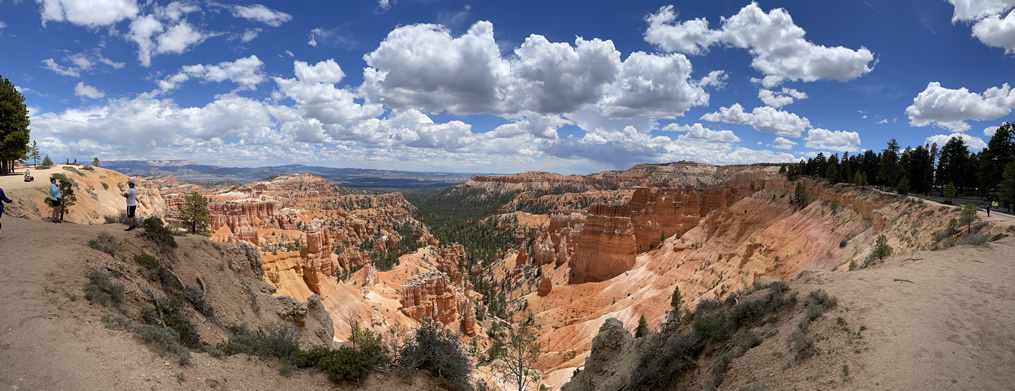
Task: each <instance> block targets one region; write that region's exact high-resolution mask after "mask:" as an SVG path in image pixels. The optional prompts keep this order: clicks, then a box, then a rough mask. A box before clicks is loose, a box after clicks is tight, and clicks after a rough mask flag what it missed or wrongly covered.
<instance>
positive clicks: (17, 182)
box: [0, 164, 82, 191]
mask: <svg viewBox="0 0 1015 391" xmlns="http://www.w3.org/2000/svg"><path fill="white" fill-rule="evenodd" d="M64 166H65V165H64V164H55V165H53V167H50V168H48V169H45V170H38V169H34V168H31V167H29V168H28V169H29V170H30V171H31V172H30V174H31V175H32V176H33V177H35V181H33V182H25V180H24V178H25V169H24V167H22V168H19V169H17V170H14V173H15V175H0V188H2V189H4V191H11V190H14V189H27V188H32V187H42V188H45V187H48V186H49V176H50V175H52V174H66V173H67V171H66V170H64V169H63V167H64ZM69 167H77V168H81V167H82V166H73V165H71V166H69Z"/></svg>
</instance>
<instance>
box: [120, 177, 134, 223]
mask: <svg viewBox="0 0 1015 391" xmlns="http://www.w3.org/2000/svg"><path fill="white" fill-rule="evenodd" d="M127 186H130V188H129V189H127V191H126V192H124V193H123V198H126V199H127V217H128V218H130V227H127V229H125V230H124V231H133V230H134V229H135V228H137V221H136V220H135V218H134V214H135V213H136V212H137V189H135V188H134V180H133V179H131V180H129V181H127Z"/></svg>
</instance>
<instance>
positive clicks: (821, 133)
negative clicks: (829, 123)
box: [804, 128, 860, 152]
mask: <svg viewBox="0 0 1015 391" xmlns="http://www.w3.org/2000/svg"><path fill="white" fill-rule="evenodd" d="M804 140H806V141H807V143H806V144H805V145H806V146H807V148H811V149H824V150H830V151H839V152H856V151H859V150H860V134H859V133H857V132H847V131H844V130H838V131H831V130H827V129H821V128H814V129H811V130H808V131H807V138H805V139H804Z"/></svg>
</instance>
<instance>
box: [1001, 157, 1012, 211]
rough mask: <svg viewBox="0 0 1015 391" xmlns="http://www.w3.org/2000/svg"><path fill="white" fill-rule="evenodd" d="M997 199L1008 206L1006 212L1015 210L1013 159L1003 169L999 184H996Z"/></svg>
mask: <svg viewBox="0 0 1015 391" xmlns="http://www.w3.org/2000/svg"><path fill="white" fill-rule="evenodd" d="M997 198H999V199H1000V200H1001V201H1003V202H1005V203H1007V204H1008V211H1009V212H1011V211H1012V209H1013V208H1015V159H1013V160H1012V161H1011V163H1008V165H1007V166H1005V167H1004V173H1003V174H1002V175H1001V183H1000V184H998V191H997Z"/></svg>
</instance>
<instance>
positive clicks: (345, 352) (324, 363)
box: [317, 346, 373, 383]
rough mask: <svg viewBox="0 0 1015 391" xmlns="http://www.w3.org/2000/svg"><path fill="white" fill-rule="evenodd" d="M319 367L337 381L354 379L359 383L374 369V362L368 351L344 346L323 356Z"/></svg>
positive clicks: (318, 363)
mask: <svg viewBox="0 0 1015 391" xmlns="http://www.w3.org/2000/svg"><path fill="white" fill-rule="evenodd" d="M317 367H318V368H320V369H321V370H322V371H324V372H325V373H327V374H328V377H330V378H331V380H334V381H336V382H340V381H343V380H352V381H355V382H357V383H359V382H362V381H363V380H364V379H366V377H367V375H368V374H369V373H370V370H371V369H373V362H372V360H371V358H370V355H369V354H367V353H366V352H363V351H360V350H356V349H350V348H347V347H345V346H343V347H341V348H338V349H336V350H332V351H331V352H330V353H328V355H327V356H324V357H323V358H321V359H320V360H319V361H318V362H317Z"/></svg>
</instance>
